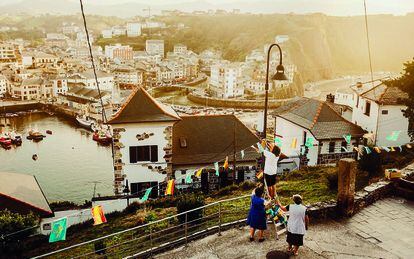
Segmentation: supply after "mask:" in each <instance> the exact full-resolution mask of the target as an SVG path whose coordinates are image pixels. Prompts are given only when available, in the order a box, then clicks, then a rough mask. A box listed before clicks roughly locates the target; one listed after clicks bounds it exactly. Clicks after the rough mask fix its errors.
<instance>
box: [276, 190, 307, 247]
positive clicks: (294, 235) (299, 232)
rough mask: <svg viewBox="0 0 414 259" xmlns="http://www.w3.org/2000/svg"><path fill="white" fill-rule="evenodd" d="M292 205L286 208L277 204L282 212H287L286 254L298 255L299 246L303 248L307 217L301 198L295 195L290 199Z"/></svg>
mask: <svg viewBox="0 0 414 259" xmlns="http://www.w3.org/2000/svg"><path fill="white" fill-rule="evenodd" d="M292 199H293V202H294V203H293V204H289V205H287V206H286V207H284V206H282V204H280V203H279V204H278V205H279V206H280V208H281V209H282V210H283V211H289V220H288V223H287V237H286V242H287V243H288V249H287V250H288V252H290V253H292V254H293V255H298V250H299V246H303V236H304V235H305V233H306V230H308V225H309V217H308V215H307V213H306V207H305V206H304V205H302V196H300V195H299V194H295V195H293V197H292Z"/></svg>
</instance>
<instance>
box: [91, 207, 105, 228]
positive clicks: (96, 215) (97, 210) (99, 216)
mask: <svg viewBox="0 0 414 259" xmlns="http://www.w3.org/2000/svg"><path fill="white" fill-rule="evenodd" d="M92 217H93V225H94V226H96V225H99V224H102V223H106V217H105V214H104V211H103V209H102V206H101V205H96V206H94V207H93V208H92Z"/></svg>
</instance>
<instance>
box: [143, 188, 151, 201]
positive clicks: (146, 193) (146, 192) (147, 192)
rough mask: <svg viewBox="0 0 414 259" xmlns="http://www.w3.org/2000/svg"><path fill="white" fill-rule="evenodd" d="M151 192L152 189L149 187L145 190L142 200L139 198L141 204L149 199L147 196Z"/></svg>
mask: <svg viewBox="0 0 414 259" xmlns="http://www.w3.org/2000/svg"><path fill="white" fill-rule="evenodd" d="M151 191H152V187H150V188H148V189H147V190H145V193H144V196H142V198H141V201H142V202H144V201H147V200H148V198H149V195H150V193H151Z"/></svg>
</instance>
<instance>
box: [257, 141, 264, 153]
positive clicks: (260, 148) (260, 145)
mask: <svg viewBox="0 0 414 259" xmlns="http://www.w3.org/2000/svg"><path fill="white" fill-rule="evenodd" d="M257 147H258V148H259V152H260V153H263V152H264V148H263V146H262V144H260V142H258V143H257Z"/></svg>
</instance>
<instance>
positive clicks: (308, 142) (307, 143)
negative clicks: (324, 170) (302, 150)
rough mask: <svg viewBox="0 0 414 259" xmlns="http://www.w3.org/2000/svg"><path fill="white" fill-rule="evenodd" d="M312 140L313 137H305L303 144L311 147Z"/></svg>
mask: <svg viewBox="0 0 414 259" xmlns="http://www.w3.org/2000/svg"><path fill="white" fill-rule="evenodd" d="M313 141H314V139H313V138H306V143H305V146H307V147H308V148H310V147H313Z"/></svg>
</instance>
